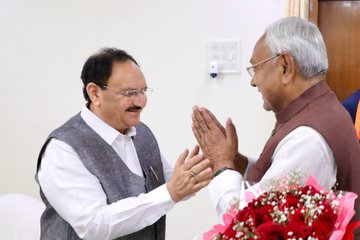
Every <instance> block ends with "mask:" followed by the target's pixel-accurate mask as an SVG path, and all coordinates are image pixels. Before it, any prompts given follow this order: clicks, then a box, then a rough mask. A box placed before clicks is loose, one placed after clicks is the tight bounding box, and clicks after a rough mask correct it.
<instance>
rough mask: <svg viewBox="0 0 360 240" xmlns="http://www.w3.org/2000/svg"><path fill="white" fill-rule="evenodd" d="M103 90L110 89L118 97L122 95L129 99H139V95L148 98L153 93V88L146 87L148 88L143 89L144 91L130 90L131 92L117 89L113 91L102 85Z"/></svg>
mask: <svg viewBox="0 0 360 240" xmlns="http://www.w3.org/2000/svg"><path fill="white" fill-rule="evenodd" d="M101 88H102V89H108V90H110V91H112V92H114V93H116V94H118V95H122V96H124V97H127V98H135V97H137V96H138V95H139V94H143V95H144V96H148V95H149V94H150V93H152V92H153V89H152V88H149V87H146V88H142V89H129V90H125V91H118V90H116V89H112V88H109V87H108V86H107V85H102V86H101Z"/></svg>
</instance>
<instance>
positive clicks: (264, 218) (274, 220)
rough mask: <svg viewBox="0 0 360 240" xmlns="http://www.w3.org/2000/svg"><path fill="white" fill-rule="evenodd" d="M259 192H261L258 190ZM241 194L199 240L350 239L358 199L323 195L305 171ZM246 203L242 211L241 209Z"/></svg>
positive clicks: (330, 193) (347, 194) (342, 194)
mask: <svg viewBox="0 0 360 240" xmlns="http://www.w3.org/2000/svg"><path fill="white" fill-rule="evenodd" d="M259 189H264V190H265V191H264V190H259ZM259 189H257V190H254V189H252V188H249V189H247V190H246V191H244V193H245V194H244V195H243V197H242V199H243V200H242V201H240V200H236V201H234V203H232V204H231V207H230V209H229V210H228V211H227V213H225V214H223V216H222V220H223V224H217V225H215V226H213V227H212V229H211V230H210V231H208V232H206V233H204V234H203V239H204V240H225V239H228V240H230V239H231V240H236V239H239V240H240V239H247V240H252V239H254V240H255V239H257V240H271V239H303V240H305V239H309V240H310V239H311V240H315V239H317V240H325V239H330V240H341V239H344V240H347V239H353V234H352V231H353V230H354V229H355V228H356V227H358V226H359V225H360V222H354V223H350V224H349V222H350V220H351V218H352V217H353V215H354V214H355V211H354V204H355V199H356V198H357V195H356V194H355V193H352V192H342V191H333V190H331V191H324V190H323V189H322V188H321V187H320V186H319V185H318V184H317V183H316V181H315V180H314V179H313V178H312V177H311V176H307V175H306V174H304V170H299V169H296V170H292V171H290V172H288V173H286V174H284V175H283V176H281V177H278V178H276V179H272V180H269V181H266V182H265V183H263V184H262V186H261V187H260V188H259ZM244 203H245V205H244V206H242V205H243V204H244Z"/></svg>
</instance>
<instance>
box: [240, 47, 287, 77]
mask: <svg viewBox="0 0 360 240" xmlns="http://www.w3.org/2000/svg"><path fill="white" fill-rule="evenodd" d="M280 55H281V53H278V54H275V55H273V56H271V57H268V58H266V59H264V60H262V61H260V62H257V63H255V64H254V65H252V66H250V67H247V68H246V70H247V72H248V73H249V75H250V77H252V78H253V77H254V76H255V69H254V68H255V67H256V66H259V65H260V64H263V63H266V62H268V61H270V60H272V59H274V58H277V57H278V56H280Z"/></svg>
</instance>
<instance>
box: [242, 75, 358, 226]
mask: <svg viewBox="0 0 360 240" xmlns="http://www.w3.org/2000/svg"><path fill="white" fill-rule="evenodd" d="M275 116H276V120H277V122H276V124H275V129H274V130H273V132H272V134H271V136H270V138H269V139H268V141H267V143H266V144H265V146H264V149H263V151H262V153H261V155H260V157H259V159H258V160H257V161H256V163H255V164H254V166H253V167H252V168H251V169H250V171H249V174H248V176H247V179H246V180H248V181H254V182H258V181H260V180H261V178H262V177H263V176H264V174H265V172H266V171H267V170H268V169H269V168H270V165H271V157H272V155H273V153H274V151H275V149H276V147H277V145H278V144H279V142H280V141H281V140H282V139H283V138H284V137H285V136H286V135H288V134H289V133H290V132H291V131H292V130H294V129H295V128H297V127H299V126H309V127H311V128H313V129H315V130H316V131H318V132H319V133H320V134H321V135H322V136H323V138H324V139H325V140H326V142H327V143H328V145H329V146H330V148H331V150H332V152H333V154H334V158H335V162H336V166H337V175H336V179H337V183H338V187H337V189H339V190H345V191H352V192H355V193H356V194H358V196H359V197H360V144H359V142H358V140H357V137H356V133H355V130H354V125H353V123H352V120H351V118H350V116H349V114H348V112H347V111H346V110H345V109H344V108H343V107H342V106H341V104H340V103H339V101H338V99H337V97H336V96H335V94H334V93H333V92H332V91H331V90H330V88H329V87H328V86H327V84H326V82H325V81H320V82H319V83H317V84H315V85H314V86H312V87H311V88H310V89H308V90H307V91H305V92H304V93H303V94H302V95H301V96H299V97H298V98H297V99H295V100H294V101H293V102H291V103H290V104H289V105H288V106H286V107H285V109H283V110H281V111H279V112H277V113H275ZM355 211H356V215H355V217H354V218H353V220H358V221H359V220H360V201H359V200H356V202H355Z"/></svg>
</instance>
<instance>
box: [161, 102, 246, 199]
mask: <svg viewBox="0 0 360 240" xmlns="http://www.w3.org/2000/svg"><path fill="white" fill-rule="evenodd" d="M192 121H193V124H192V130H193V133H194V136H195V138H196V140H197V141H198V144H199V145H200V148H201V151H202V152H203V154H204V155H201V154H199V146H195V148H194V149H193V150H192V152H191V154H190V156H189V158H188V159H187V160H186V161H185V159H186V157H187V156H188V154H189V152H188V150H185V151H184V152H183V153H182V154H181V155H180V157H179V158H178V160H177V162H176V164H175V167H174V171H173V175H172V176H171V178H170V180H169V181H168V183H167V184H166V186H167V188H168V191H169V193H170V196H171V198H172V199H173V200H174V201H175V202H178V201H180V200H181V199H183V198H184V197H186V196H188V195H190V194H193V193H195V192H197V191H198V190H200V189H201V188H203V187H205V186H207V185H208V184H209V182H210V181H211V179H212V178H213V176H214V173H215V172H216V171H218V170H219V169H221V168H223V167H228V168H233V169H235V168H236V166H235V165H237V164H236V163H234V161H235V159H236V158H237V156H238V155H239V154H238V151H237V145H238V139H237V135H236V130H235V126H234V125H233V124H232V122H231V120H230V119H228V120H227V122H226V126H225V128H224V127H223V126H222V125H221V124H220V123H219V122H218V121H217V119H216V118H215V116H214V115H213V114H212V113H211V112H210V111H208V110H207V109H205V108H199V107H197V106H195V107H194V108H193V114H192Z"/></svg>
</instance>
